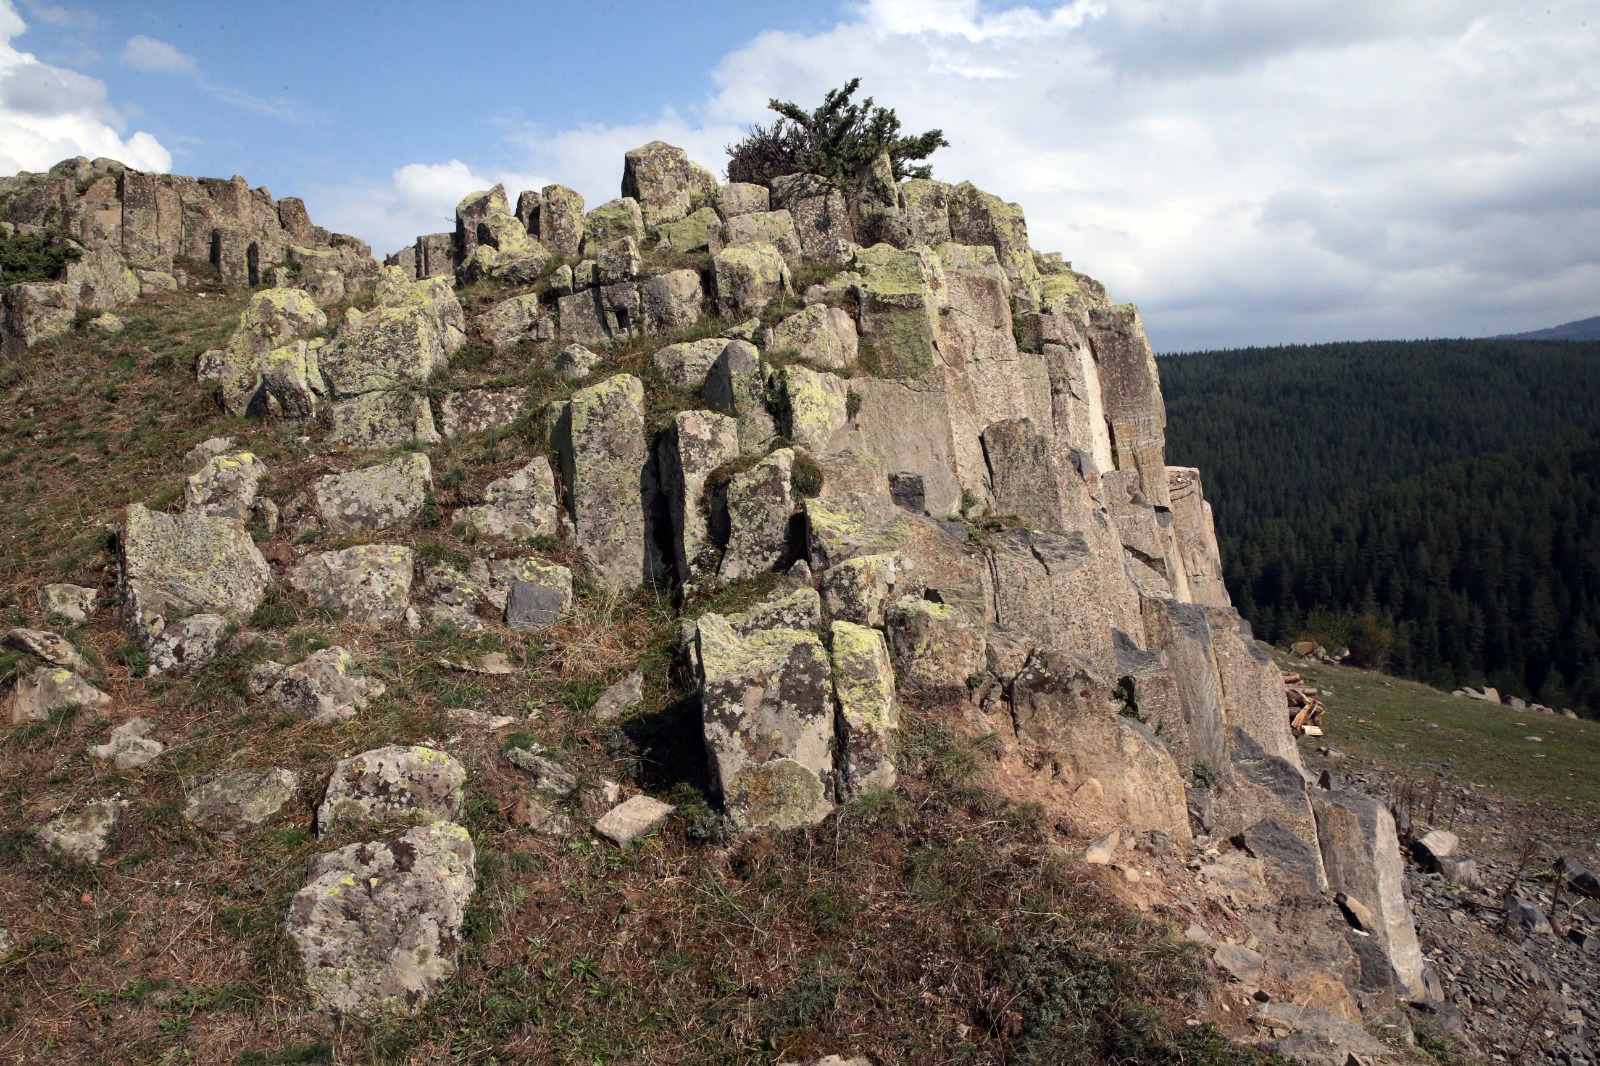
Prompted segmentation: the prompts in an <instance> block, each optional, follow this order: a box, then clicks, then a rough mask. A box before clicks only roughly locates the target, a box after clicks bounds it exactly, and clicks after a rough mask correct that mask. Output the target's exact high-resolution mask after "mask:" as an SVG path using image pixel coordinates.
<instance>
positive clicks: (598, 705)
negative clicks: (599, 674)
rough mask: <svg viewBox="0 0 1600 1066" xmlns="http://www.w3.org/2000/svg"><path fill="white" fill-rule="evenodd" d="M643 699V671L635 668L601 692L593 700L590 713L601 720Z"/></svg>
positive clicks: (607, 720) (611, 717)
mask: <svg viewBox="0 0 1600 1066" xmlns="http://www.w3.org/2000/svg"><path fill="white" fill-rule="evenodd" d="M643 699H644V671H642V670H635V671H634V672H633V673H631V674H629V675H628V676H627V677H625V678H623V679H622V680H621V681H618V682H617V683H616V684H615V685H612V686H611V687H610V688H608V689H606V690H605V692H603V693H601V695H600V698H599V699H598V700H596V701H595V704H594V707H593V708H592V713H593V714H594V716H595V718H596V719H597V720H599V721H602V722H609V721H610V720H611V719H613V718H615V717H617V716H618V715H619V714H622V713H623V712H624V711H627V710H630V709H632V708H634V707H637V706H638V705H639V702H640V701H641V700H643Z"/></svg>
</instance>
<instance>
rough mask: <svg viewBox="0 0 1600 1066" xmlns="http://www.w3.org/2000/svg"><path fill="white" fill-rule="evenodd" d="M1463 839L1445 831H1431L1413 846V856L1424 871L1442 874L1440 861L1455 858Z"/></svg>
mask: <svg viewBox="0 0 1600 1066" xmlns="http://www.w3.org/2000/svg"><path fill="white" fill-rule="evenodd" d="M1460 847H1461V839H1460V838H1459V837H1457V836H1456V835H1455V834H1454V833H1450V832H1446V831H1445V830H1443V829H1430V830H1428V831H1427V832H1426V833H1424V834H1423V835H1422V838H1421V839H1420V840H1417V841H1416V842H1414V843H1413V844H1412V845H1411V854H1412V855H1414V856H1415V857H1416V860H1417V862H1418V863H1419V864H1421V866H1422V868H1423V869H1424V870H1429V871H1431V872H1433V873H1438V872H1440V860H1442V859H1450V858H1454V857H1455V854H1456V851H1457V849H1459V848H1460Z"/></svg>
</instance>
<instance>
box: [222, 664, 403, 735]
mask: <svg viewBox="0 0 1600 1066" xmlns="http://www.w3.org/2000/svg"><path fill="white" fill-rule="evenodd" d="M354 665H355V658H354V656H352V655H351V654H350V653H349V652H348V651H346V650H345V649H343V648H340V647H332V648H323V649H322V650H321V651H314V652H312V653H311V654H310V655H308V656H306V657H305V659H303V660H302V661H300V662H298V663H296V664H294V665H293V666H284V665H283V664H282V663H277V662H270V661H269V662H264V663H258V664H256V665H255V666H254V667H253V668H251V670H250V690H251V691H252V692H254V693H255V694H256V695H258V696H260V697H262V698H263V699H266V700H268V701H270V702H272V703H276V704H278V705H279V706H281V707H285V708H287V709H288V710H289V711H291V712H293V713H294V714H295V715H296V716H297V717H300V718H303V719H305V720H306V721H310V722H329V721H343V720H345V719H348V718H353V717H355V715H356V714H357V713H358V712H359V711H361V710H363V709H365V708H366V706H367V703H368V702H369V701H371V700H373V699H375V698H376V697H378V696H381V695H383V691H384V687H383V684H382V682H379V681H376V680H374V679H372V678H367V677H361V676H358V675H355V674H352V673H351V672H350V671H351V668H352V667H354Z"/></svg>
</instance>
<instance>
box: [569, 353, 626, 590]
mask: <svg viewBox="0 0 1600 1066" xmlns="http://www.w3.org/2000/svg"><path fill="white" fill-rule="evenodd" d="M552 445H553V447H554V448H555V450H556V452H557V454H558V455H559V456H560V458H561V468H562V481H563V482H564V483H565V485H566V488H567V501H566V502H567V511H568V513H569V514H570V515H571V516H572V526H573V532H572V539H573V544H574V546H575V547H576V548H577V549H578V552H579V553H580V554H581V555H582V556H583V558H584V560H585V561H586V562H588V563H589V565H590V566H591V567H592V568H593V569H594V572H595V576H596V578H597V579H598V580H599V581H600V583H601V584H602V585H604V586H605V587H606V588H608V589H610V590H612V591H614V592H622V591H626V590H628V589H632V588H635V587H637V586H638V585H639V583H640V582H641V581H643V579H644V528H645V526H644V507H643V502H642V500H641V496H640V483H641V479H642V476H643V470H644V465H645V441H644V384H643V383H642V382H640V380H639V379H638V378H636V377H633V376H632V375H630V374H618V375H617V376H615V377H612V378H607V379H606V380H605V381H602V382H600V383H599V384H597V385H591V386H590V387H589V388H587V389H580V390H579V391H578V392H575V393H573V395H572V399H571V400H569V401H568V402H567V404H566V405H565V408H564V410H562V412H561V414H560V418H559V421H558V423H557V426H556V429H555V432H554V433H553V434H552Z"/></svg>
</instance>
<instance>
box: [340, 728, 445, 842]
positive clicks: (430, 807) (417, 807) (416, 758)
mask: <svg viewBox="0 0 1600 1066" xmlns="http://www.w3.org/2000/svg"><path fill="white" fill-rule="evenodd" d="M466 783H467V769H466V767H464V766H462V765H461V763H460V762H459V761H458V760H457V759H455V757H453V756H451V755H448V754H446V753H445V752H442V751H440V750H438V749H437V748H425V747H422V746H420V745H403V744H397V745H391V746H389V747H386V748H374V749H372V750H371V751H364V752H362V753H361V754H360V755H356V756H352V757H351V758H348V759H343V760H341V761H340V762H339V764H338V765H337V766H335V767H334V768H333V775H332V776H331V777H329V778H328V791H327V793H326V794H325V795H324V796H323V799H322V803H321V805H320V806H318V807H317V832H319V833H326V832H327V831H328V830H330V829H332V828H333V827H334V826H335V825H338V824H339V823H340V822H345V821H363V820H367V821H379V822H386V821H396V820H399V821H415V820H417V819H419V818H420V819H424V820H426V821H429V822H432V821H451V820H453V819H454V818H455V817H456V815H457V814H459V813H460V811H461V793H462V790H463V789H464V788H465V787H466Z"/></svg>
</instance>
